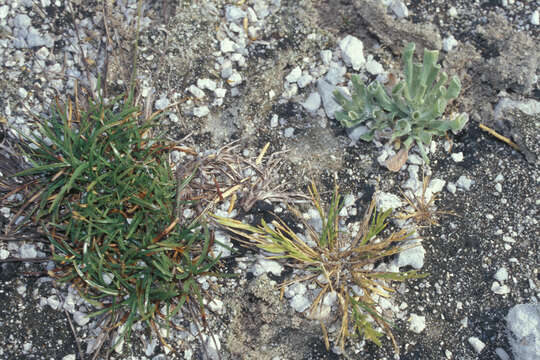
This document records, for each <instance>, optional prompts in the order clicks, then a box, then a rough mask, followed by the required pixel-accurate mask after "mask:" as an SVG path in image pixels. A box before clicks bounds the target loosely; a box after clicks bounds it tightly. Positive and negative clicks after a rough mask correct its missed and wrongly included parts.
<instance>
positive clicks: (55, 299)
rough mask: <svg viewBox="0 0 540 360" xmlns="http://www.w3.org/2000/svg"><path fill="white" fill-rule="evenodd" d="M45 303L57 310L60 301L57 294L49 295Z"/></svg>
mask: <svg viewBox="0 0 540 360" xmlns="http://www.w3.org/2000/svg"><path fill="white" fill-rule="evenodd" d="M47 305H49V306H50V307H51V308H52V309H53V310H58V308H59V307H60V301H59V300H58V296H56V295H51V296H49V297H48V298H47Z"/></svg>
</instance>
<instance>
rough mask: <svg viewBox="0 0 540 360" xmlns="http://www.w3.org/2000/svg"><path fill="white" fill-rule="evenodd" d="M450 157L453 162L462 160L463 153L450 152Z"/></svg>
mask: <svg viewBox="0 0 540 360" xmlns="http://www.w3.org/2000/svg"><path fill="white" fill-rule="evenodd" d="M450 156H451V157H452V160H454V161H455V162H462V161H463V153H462V152H458V153H452V155H450Z"/></svg>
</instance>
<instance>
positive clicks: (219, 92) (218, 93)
mask: <svg viewBox="0 0 540 360" xmlns="http://www.w3.org/2000/svg"><path fill="white" fill-rule="evenodd" d="M214 94H216V97H218V98H222V97H225V94H227V89H223V88H218V89H216V90H215V91H214Z"/></svg>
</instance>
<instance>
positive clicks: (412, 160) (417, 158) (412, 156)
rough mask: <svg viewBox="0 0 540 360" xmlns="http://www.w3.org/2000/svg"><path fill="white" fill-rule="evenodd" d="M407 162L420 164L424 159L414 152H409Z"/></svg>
mask: <svg viewBox="0 0 540 360" xmlns="http://www.w3.org/2000/svg"><path fill="white" fill-rule="evenodd" d="M407 162H408V163H409V164H413V165H422V164H423V163H424V159H422V157H421V156H418V155H416V154H410V155H409V157H408V158H407Z"/></svg>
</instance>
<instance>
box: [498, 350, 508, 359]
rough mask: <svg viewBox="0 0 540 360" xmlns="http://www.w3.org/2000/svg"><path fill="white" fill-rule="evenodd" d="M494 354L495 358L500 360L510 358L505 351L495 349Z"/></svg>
mask: <svg viewBox="0 0 540 360" xmlns="http://www.w3.org/2000/svg"><path fill="white" fill-rule="evenodd" d="M495 354H497V356H498V357H499V359H501V360H510V356H508V354H507V353H506V351H504V349H502V348H496V349H495Z"/></svg>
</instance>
